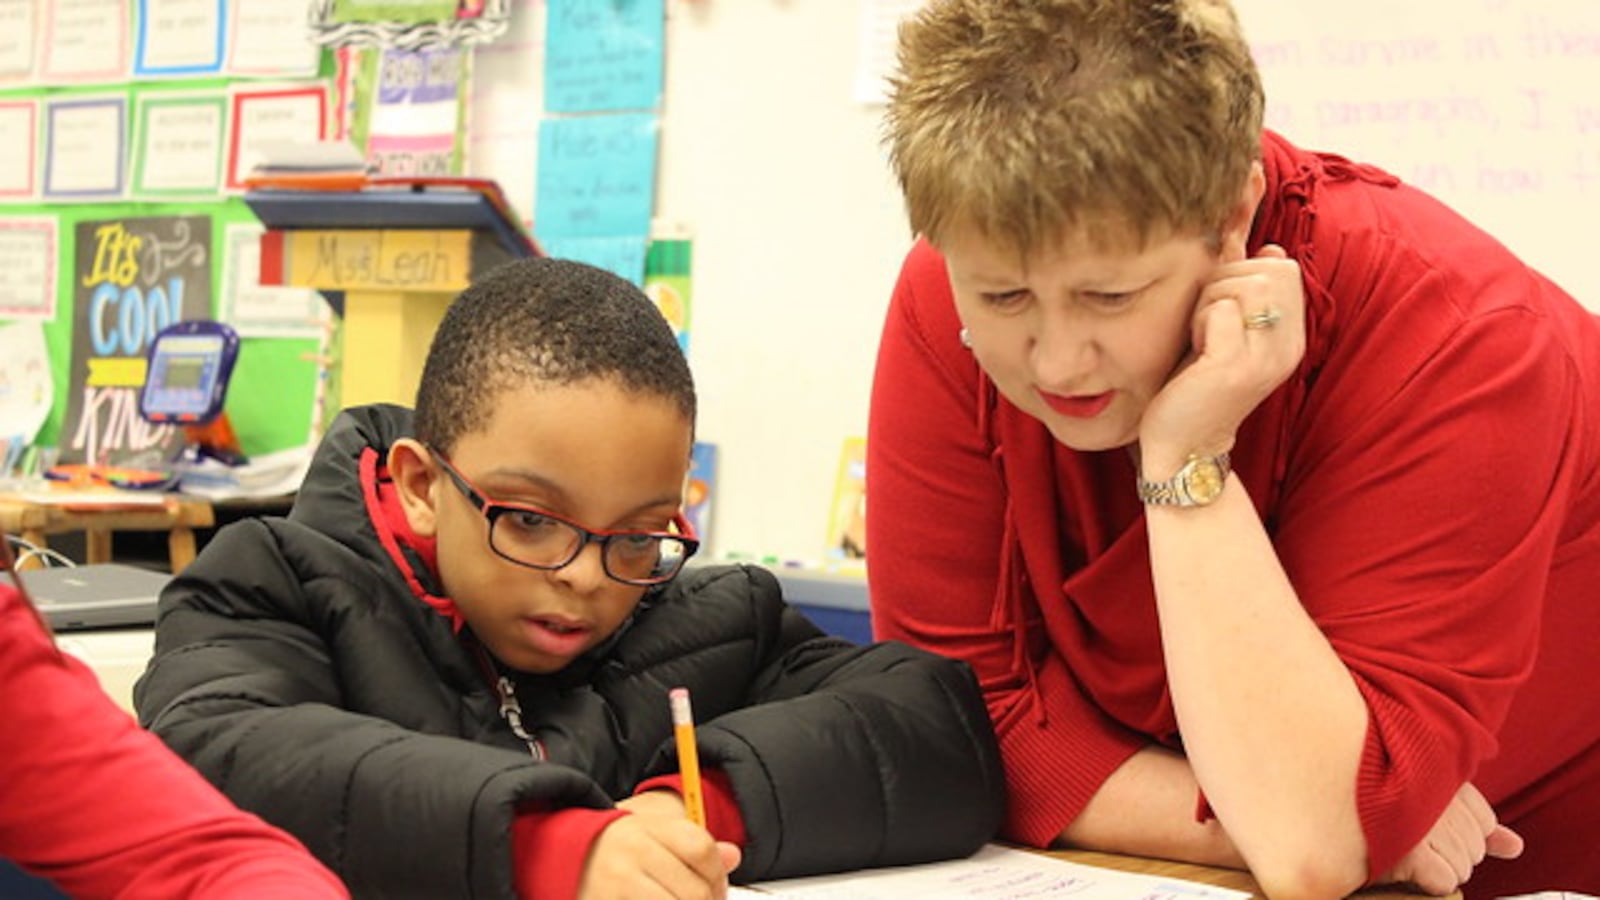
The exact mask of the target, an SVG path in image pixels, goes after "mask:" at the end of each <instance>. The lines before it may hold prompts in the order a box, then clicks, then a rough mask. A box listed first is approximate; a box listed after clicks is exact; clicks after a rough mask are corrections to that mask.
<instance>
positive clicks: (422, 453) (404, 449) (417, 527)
mask: <svg viewBox="0 0 1600 900" xmlns="http://www.w3.org/2000/svg"><path fill="white" fill-rule="evenodd" d="M438 474H439V470H438V467H436V466H435V465H434V464H433V456H432V454H430V453H429V452H428V448H426V447H424V446H423V445H422V444H421V443H419V442H417V441H415V440H412V439H411V438H401V439H400V440H398V441H395V442H394V445H393V446H391V447H390V448H389V478H390V479H391V480H393V482H394V487H395V495H396V496H397V497H399V498H400V508H401V509H403V510H404V511H405V514H406V522H407V523H409V524H410V525H411V530H412V532H413V533H415V534H416V535H417V536H418V537H425V538H426V537H433V536H434V533H435V531H436V530H437V529H438V519H437V515H436V512H435V511H436V509H437V504H438V502H439V480H440V479H439V478H438Z"/></svg>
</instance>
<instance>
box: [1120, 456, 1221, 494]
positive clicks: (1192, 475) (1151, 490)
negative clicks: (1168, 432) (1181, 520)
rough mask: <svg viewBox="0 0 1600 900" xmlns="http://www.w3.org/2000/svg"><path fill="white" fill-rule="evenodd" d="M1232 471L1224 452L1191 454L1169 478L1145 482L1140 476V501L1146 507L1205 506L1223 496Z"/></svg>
mask: <svg viewBox="0 0 1600 900" xmlns="http://www.w3.org/2000/svg"><path fill="white" fill-rule="evenodd" d="M1231 470H1232V467H1231V465H1230V461H1229V457H1228V454H1227V453H1226V452H1224V453H1218V454H1216V455H1206V454H1192V455H1190V457H1189V458H1188V460H1186V461H1185V462H1184V464H1183V466H1182V467H1181V468H1179V469H1178V471H1177V474H1175V475H1173V476H1172V477H1171V478H1168V479H1165V480H1163V481H1147V480H1145V479H1144V478H1143V477H1142V476H1141V477H1140V478H1139V479H1138V482H1137V487H1138V491H1139V499H1140V500H1142V501H1144V503H1145V504H1146V505H1148V506H1205V505H1206V504H1208V503H1210V502H1211V501H1213V500H1215V499H1217V497H1218V495H1220V494H1221V493H1222V487H1223V485H1224V483H1226V482H1227V479H1228V473H1229V472H1230V471H1231Z"/></svg>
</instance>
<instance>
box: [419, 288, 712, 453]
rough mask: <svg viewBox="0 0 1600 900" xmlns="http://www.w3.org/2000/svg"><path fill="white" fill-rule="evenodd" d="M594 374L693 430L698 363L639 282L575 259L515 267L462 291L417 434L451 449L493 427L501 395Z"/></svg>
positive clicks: (426, 378) (439, 340)
mask: <svg viewBox="0 0 1600 900" xmlns="http://www.w3.org/2000/svg"><path fill="white" fill-rule="evenodd" d="M594 379H599V380H609V381H612V382H614V383H616V384H619V385H621V386H622V387H624V388H626V389H629V390H632V391H639V392H644V393H649V394H656V395H659V396H661V397H662V398H664V399H667V400H670V401H672V402H674V403H676V404H677V405H678V408H679V409H680V410H681V411H682V412H683V415H684V418H685V419H687V420H688V421H689V423H690V426H691V427H693V424H694V417H695V393H694V378H693V376H692V375H690V373H689V364H688V361H687V360H685V359H684V356H683V351H682V350H681V349H680V348H679V347H678V340H677V338H676V337H675V336H674V335H673V333H672V329H671V327H670V326H668V325H667V321H666V319H664V318H663V317H662V316H661V313H660V312H659V311H658V310H657V309H656V307H655V305H654V304H653V303H651V302H650V299H649V298H648V297H646V296H645V295H644V294H643V293H642V292H640V290H639V289H638V288H636V287H634V286H633V285H632V284H630V283H629V282H627V281H625V280H623V279H622V278H619V277H617V276H616V275H613V274H611V273H610V272H607V271H605V270H603V269H597V268H595V267H594V266H589V265H585V264H583V263H579V262H573V261H571V260H560V259H550V258H548V257H539V258H533V259H521V260H517V261H515V262H511V263H507V264H505V265H503V266H500V267H498V268H496V269H494V270H493V271H491V272H489V273H488V274H487V275H486V276H484V277H483V278H482V279H481V280H479V281H478V282H476V283H475V284H473V285H472V286H471V287H469V288H467V289H466V290H465V291H462V292H461V295H460V296H459V297H457V298H456V299H455V301H454V302H453V303H451V304H450V308H449V309H448V310H447V311H446V312H445V315H444V320H443V321H441V322H440V323H439V330H438V332H436V333H435V334H434V336H433V344H432V345H431V346H430V347H429V348H428V360H427V363H426V364H425V365H424V367H423V370H422V383H421V385H420V386H419V387H418V388H417V403H416V416H415V425H414V427H415V429H416V436H417V439H418V440H420V441H422V442H423V443H426V444H428V445H430V446H433V447H437V448H439V449H440V450H441V451H444V452H446V453H448V452H449V451H450V450H451V449H452V448H453V447H454V446H455V442H456V440H457V439H458V438H460V437H461V436H462V435H464V434H467V433H469V432H471V431H473V430H475V429H477V428H480V427H483V426H485V425H486V424H487V419H488V416H489V412H490V409H489V407H490V404H491V403H493V402H494V399H495V397H496V395H498V394H499V393H500V392H501V391H504V390H506V389H508V388H513V387H519V386H521V385H523V384H527V383H530V382H548V383H550V384H554V385H571V384H576V383H578V382H583V381H589V380H594Z"/></svg>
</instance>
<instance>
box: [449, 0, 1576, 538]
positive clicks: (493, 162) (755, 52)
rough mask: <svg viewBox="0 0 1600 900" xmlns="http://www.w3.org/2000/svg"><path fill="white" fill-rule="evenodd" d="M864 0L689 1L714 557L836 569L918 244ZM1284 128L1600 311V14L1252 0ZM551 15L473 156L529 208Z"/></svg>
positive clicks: (688, 105)
mask: <svg viewBox="0 0 1600 900" xmlns="http://www.w3.org/2000/svg"><path fill="white" fill-rule="evenodd" d="M866 2H868V0H669V2H668V7H667V8H668V25H667V51H666V87H665V98H664V104H663V110H662V113H663V114H662V135H661V156H660V166H659V175H658V190H657V212H658V216H659V218H660V221H661V223H662V226H663V227H664V228H665V227H671V226H675V225H682V226H684V227H687V228H688V229H689V232H690V233H691V234H692V236H693V237H694V240H695V244H694V309H693V320H692V327H691V341H690V357H691V362H692V364H693V366H694V369H695V373H696V376H697V378H698V379H699V384H700V389H701V399H702V410H703V413H702V416H701V419H700V432H701V437H702V438H703V439H706V440H710V441H714V442H716V443H717V444H719V445H720V447H721V472H720V482H719V484H718V487H717V489H718V492H719V493H718V498H717V501H716V511H715V514H716V542H715V549H716V550H717V551H719V552H721V553H728V552H747V553H754V554H757V555H767V554H770V555H774V556H777V557H778V558H781V559H791V558H792V559H817V558H819V557H820V556H821V554H822V545H823V542H824V534H825V530H826V519H827V514H828V508H829V501H830V496H831V493H832V490H833V479H834V471H835V466H836V465H837V462H838V456H839V451H840V447H841V444H842V442H843V440H844V438H845V437H846V436H849V435H855V434H862V433H864V432H865V429H866V416H867V399H868V393H869V388H870V382H871V376H872V365H873V356H874V351H875V345H876V340H877V331H878V328H879V326H880V324H881V322H882V318H883V314H884V311H885V309H886V307H887V301H888V295H889V291H890V289H891V288H892V286H893V282H894V278H895V274H896V271H897V269H898V265H899V261H900V258H901V256H902V255H903V253H904V252H905V250H906V248H907V247H908V246H909V243H910V236H909V234H908V233H907V229H906V226H905V223H904V221H903V218H902V215H901V207H900V201H899V198H898V195H897V193H896V190H895V188H894V185H893V183H892V181H891V179H890V176H889V173H888V169H887V166H886V164H885V159H884V155H883V152H882V149H881V147H880V146H879V140H878V130H879V116H880V114H881V109H880V108H878V107H871V106H865V105H862V104H860V103H858V102H856V101H855V100H854V99H852V88H853V82H854V79H855V77H856V67H857V63H858V60H859V58H860V49H861V10H862V9H863V4H864V3H866ZM1238 8H1239V10H1240V14H1241V18H1242V19H1243V21H1244V23H1245V26H1246V29H1247V32H1248V33H1249V35H1250V37H1251V39H1252V41H1253V43H1254V45H1255V46H1256V47H1257V51H1258V52H1257V55H1258V59H1259V60H1260V62H1261V64H1262V68H1263V73H1264V77H1265V80H1266V82H1267V87H1268V92H1269V96H1270V98H1271V103H1270V108H1269V114H1268V115H1269V124H1271V125H1273V126H1275V127H1279V128H1281V129H1282V130H1283V131H1285V132H1286V133H1287V134H1288V135H1289V136H1291V137H1293V138H1296V139H1297V140H1299V141H1301V142H1302V143H1306V144H1308V145H1314V146H1317V147H1319V148H1328V149H1337V150H1340V151H1341V152H1345V153H1346V154H1347V155H1353V156H1359V157H1362V158H1364V159H1367V160H1370V161H1374V162H1378V163H1381V164H1383V165H1385V166H1386V167H1388V168H1390V169H1391V170H1392V171H1394V172H1396V173H1397V174H1400V175H1402V176H1404V177H1406V178H1408V179H1411V180H1414V181H1416V182H1417V183H1419V184H1422V185H1423V186H1425V187H1427V188H1429V189H1431V190H1433V191H1435V192H1436V193H1437V194H1439V195H1440V196H1442V197H1444V198H1445V199H1447V200H1449V201H1450V202H1452V203H1455V204H1457V205H1458V206H1459V207H1460V208H1461V209H1463V210H1464V211H1466V212H1468V213H1469V214H1470V215H1472V216H1473V217H1475V218H1476V219H1478V220H1479V221H1480V222H1482V223H1483V224H1485V225H1487V226H1488V227H1489V228H1490V229H1491V230H1492V231H1494V232H1495V233H1496V234H1498V235H1499V236H1500V237H1501V239H1502V240H1504V241H1505V242H1506V243H1507V244H1508V245H1510V246H1511V247H1512V248H1513V249H1515V250H1517V251H1519V252H1521V253H1523V254H1524V255H1525V256H1526V257H1527V258H1528V259H1530V260H1531V261H1533V262H1535V263H1536V264H1537V265H1539V266H1540V267H1541V268H1543V269H1545V270H1546V271H1547V272H1548V273H1549V274H1551V275H1553V276H1555V277H1557V278H1558V279H1559V280H1561V281H1563V283H1565V284H1566V285H1567V286H1568V287H1569V289H1571V290H1573V291H1574V292H1575V293H1578V294H1579V295H1580V296H1581V297H1583V298H1584V299H1585V302H1586V303H1587V304H1588V305H1589V306H1590V307H1591V308H1594V309H1597V310H1600V272H1597V271H1596V270H1595V269H1594V267H1593V266H1589V265H1584V263H1585V262H1586V261H1587V259H1588V258H1589V257H1590V256H1591V255H1592V251H1591V250H1590V248H1589V245H1590V244H1591V243H1592V242H1593V235H1594V229H1592V228H1591V227H1589V225H1588V224H1587V223H1588V222H1589V221H1590V219H1591V210H1592V208H1593V207H1594V204H1595V202H1596V201H1597V200H1600V89H1597V88H1596V87H1595V86H1596V85H1600V3H1594V2H1592V0H1413V2H1411V3H1396V2H1393V0H1341V3H1340V4H1339V12H1338V14H1337V16H1335V15H1333V14H1331V13H1330V12H1329V8H1328V6H1327V4H1326V3H1317V2H1313V0H1238ZM542 15H543V6H542V3H534V2H523V3H522V4H520V5H519V6H518V8H517V17H518V18H517V21H516V23H515V25H514V28H513V32H512V34H511V35H509V36H508V37H507V38H506V39H504V41H503V43H502V44H500V45H496V46H494V47H490V48H485V49H484V50H482V51H480V52H479V68H478V71H477V77H478V86H477V90H478V96H477V97H476V98H475V101H474V108H473V115H474V124H473V127H472V132H471V134H472V145H471V150H472V152H471V155H470V162H469V165H471V166H472V167H473V169H474V171H475V173H477V174H486V175H491V176H493V177H496V178H499V179H500V180H501V181H502V182H503V183H504V184H505V185H506V186H507V188H508V189H509V190H510V191H511V193H512V196H513V197H514V198H516V202H518V203H519V204H520V205H521V207H522V208H523V209H525V210H529V212H530V214H531V204H532V200H531V198H532V185H533V170H534V165H533V163H531V162H529V161H530V160H531V159H532V157H533V155H534V154H533V149H532V142H533V140H534V135H535V134H536V128H537V117H538V96H539V85H538V82H537V65H535V64H532V63H531V62H530V56H529V54H535V53H537V51H538V47H539V42H540V39H541V38H540V27H539V19H540V18H542Z"/></svg>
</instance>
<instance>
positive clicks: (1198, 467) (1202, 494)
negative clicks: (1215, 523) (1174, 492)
mask: <svg viewBox="0 0 1600 900" xmlns="http://www.w3.org/2000/svg"><path fill="white" fill-rule="evenodd" d="M1185 469H1186V470H1187V471H1185V472H1184V476H1183V488H1184V493H1187V494H1188V495H1189V499H1190V500H1191V501H1193V502H1195V503H1210V502H1211V501H1213V500H1215V499H1217V495H1218V494H1221V493H1222V485H1223V482H1224V480H1225V479H1226V476H1224V475H1223V474H1222V468H1221V467H1220V466H1218V465H1217V464H1216V462H1215V461H1214V460H1211V459H1209V458H1206V459H1197V460H1194V461H1193V462H1191V463H1190V464H1189V465H1188V466H1185Z"/></svg>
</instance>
